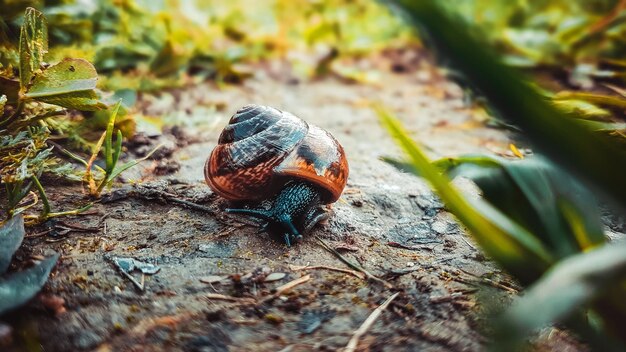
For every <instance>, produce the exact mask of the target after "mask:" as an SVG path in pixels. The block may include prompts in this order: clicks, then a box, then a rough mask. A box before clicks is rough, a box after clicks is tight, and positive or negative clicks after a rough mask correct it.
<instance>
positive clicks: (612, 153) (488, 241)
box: [380, 0, 626, 351]
mask: <svg viewBox="0 0 626 352" xmlns="http://www.w3.org/2000/svg"><path fill="white" fill-rule="evenodd" d="M395 3H396V4H397V5H398V6H400V7H401V8H402V9H403V10H404V11H406V12H405V14H406V18H407V19H408V20H409V21H410V23H412V24H414V25H416V26H418V27H419V28H420V30H421V31H422V34H424V35H426V36H427V37H428V38H429V40H430V43H431V44H432V45H433V47H434V48H436V49H437V51H438V53H439V54H440V55H441V56H442V59H444V60H445V62H446V63H448V64H449V65H450V66H451V67H452V69H454V70H456V72H457V73H459V74H461V75H462V77H463V78H464V79H465V80H466V81H467V82H468V83H469V84H470V85H471V86H472V87H474V88H475V89H477V90H478V91H480V92H481V93H482V94H483V95H484V97H485V98H486V99H487V101H488V103H489V105H490V107H491V108H492V109H493V111H495V112H497V113H498V114H499V115H500V116H501V117H502V118H504V119H506V121H507V122H509V123H514V124H516V125H517V126H519V127H520V128H521V130H522V132H523V133H524V136H525V137H527V138H528V139H529V140H530V141H531V142H532V143H533V146H534V147H536V148H537V150H538V151H539V152H541V153H543V154H544V155H546V156H548V157H550V159H549V160H544V159H542V158H539V157H534V158H532V159H526V160H521V161H507V160H501V159H497V158H493V157H489V156H466V157H458V158H446V159H442V160H439V161H437V162H435V163H432V164H431V163H430V161H429V160H428V158H427V157H426V156H425V155H424V153H423V152H422V151H421V149H420V148H419V147H418V146H417V145H416V144H415V143H414V142H413V141H412V140H411V139H410V138H409V137H408V134H407V132H406V131H405V130H404V129H403V128H402V126H401V124H400V123H399V122H398V121H397V120H396V119H395V118H394V117H393V116H391V115H389V114H388V113H385V112H384V111H382V112H381V113H380V116H381V121H382V122H383V124H384V125H385V126H386V127H387V129H388V130H389V131H390V133H391V135H392V136H393V137H394V138H395V139H396V140H397V141H398V143H399V145H401V146H402V147H403V149H404V151H405V152H406V154H407V156H408V157H409V161H407V162H405V161H393V164H394V165H397V166H400V167H402V169H404V170H408V171H414V172H415V173H416V174H419V175H421V176H423V177H425V178H426V179H427V180H428V181H429V182H430V183H431V184H432V185H433V187H434V188H435V189H436V190H437V191H438V193H439V195H440V196H441V198H442V200H443V201H444V202H445V203H446V205H447V207H448V208H449V209H450V211H452V212H453V213H454V214H455V215H456V216H457V217H458V218H459V219H460V220H461V221H462V222H463V223H464V224H465V225H466V226H467V227H468V229H469V230H470V232H471V233H472V234H473V236H474V237H475V238H476V240H477V242H478V243H479V244H480V245H481V247H482V248H483V249H484V250H485V252H486V253H487V254H488V255H489V256H490V257H492V258H493V259H494V260H495V261H496V262H498V263H499V264H500V265H501V266H502V267H504V268H505V269H506V270H508V271H509V272H510V273H512V274H513V275H514V276H515V277H517V278H518V279H519V280H520V281H521V282H522V283H523V284H525V285H527V286H530V288H529V292H528V294H527V295H526V296H525V297H524V298H522V299H521V300H520V302H518V303H516V304H515V305H514V308H513V309H511V310H510V311H509V312H508V313H507V315H506V316H505V317H504V318H503V320H502V321H500V322H498V323H496V324H495V325H494V329H495V330H496V333H497V337H498V338H497V339H496V340H495V345H494V350H498V351H500V350H506V351H508V350H512V348H514V347H519V345H518V344H519V343H522V342H523V340H524V338H525V335H526V334H527V333H528V332H530V331H532V330H533V329H536V328H540V327H543V326H545V325H546V324H548V323H550V322H554V321H560V322H563V323H565V324H566V325H567V326H568V327H570V328H572V329H574V330H575V331H576V332H577V333H579V334H580V335H581V336H583V337H584V338H585V340H586V342H588V343H590V344H592V346H593V347H594V348H595V349H597V350H611V351H613V350H623V348H624V342H626V341H625V340H624V336H623V334H622V333H621V331H622V330H623V326H624V324H625V323H626V305H625V304H624V300H623V297H624V296H625V295H626V285H625V282H626V254H625V253H624V251H623V247H624V246H623V243H622V244H621V245H619V244H618V245H613V244H608V243H606V239H605V236H604V234H603V229H602V223H601V220H600V217H599V212H598V209H597V208H596V206H595V205H594V202H595V199H594V198H595V197H594V196H593V194H592V193H591V192H589V191H588V190H587V189H586V188H585V187H584V186H582V185H579V184H578V182H577V181H576V180H575V179H574V176H579V177H580V179H581V180H583V181H585V182H586V186H588V187H592V189H594V190H600V191H602V194H603V195H604V196H606V197H610V198H612V199H613V200H614V202H615V204H617V205H618V206H619V207H621V208H620V209H623V207H624V206H626V193H624V192H623V187H622V182H623V179H624V177H626V174H624V172H625V171H624V169H623V168H622V165H623V164H624V162H626V154H625V153H624V151H623V147H622V145H620V144H617V143H614V141H612V140H610V139H608V138H606V136H604V135H601V134H597V133H594V132H593V131H591V130H589V129H588V128H587V124H581V123H580V122H579V121H575V120H572V117H578V116H576V115H577V111H567V112H564V111H563V110H562V109H559V108H557V107H555V105H554V104H550V103H549V102H548V101H547V100H546V99H545V97H544V95H542V94H541V93H540V91H538V89H537V88H536V86H534V85H532V84H530V83H529V80H528V79H527V77H525V76H523V75H522V74H520V73H519V72H517V71H516V70H513V69H511V68H510V67H507V66H506V65H504V64H502V62H501V61H502V60H500V57H499V56H497V55H495V54H494V53H493V52H492V50H491V49H490V47H489V45H487V44H485V42H484V41H483V40H482V37H477V36H476V34H475V33H479V32H480V31H474V35H471V34H469V33H472V30H471V28H468V27H467V26H466V25H463V24H459V22H457V21H456V18H455V17H454V15H451V14H450V12H446V11H445V10H443V9H442V7H441V5H439V4H436V3H435V2H434V1H420V2H412V1H409V0H398V1H395ZM615 89H616V90H619V88H618V87H615ZM567 94H572V93H567ZM573 94H578V97H582V98H584V99H582V100H583V101H587V102H589V101H591V100H592V99H595V100H596V102H601V103H604V104H606V103H609V102H610V103H611V104H613V105H618V104H621V102H620V99H614V101H611V100H610V99H609V98H607V97H601V98H599V97H598V96H597V95H594V94H588V93H573ZM564 170H566V171H564ZM567 171H571V172H572V173H571V174H570V173H568V172H567ZM457 173H461V174H463V175H466V176H469V177H470V178H472V179H473V180H474V181H475V182H476V184H477V185H478V186H479V187H480V189H481V190H482V191H483V196H484V199H481V200H479V201H476V202H471V201H469V200H467V199H466V198H465V197H464V196H463V195H462V194H460V193H459V192H458V191H457V190H456V189H455V188H454V187H453V186H452V185H451V184H450V182H449V179H448V175H450V176H454V175H455V174H457ZM568 289H570V290H571V291H567V290H568ZM619 339H621V340H622V341H618V340H619Z"/></svg>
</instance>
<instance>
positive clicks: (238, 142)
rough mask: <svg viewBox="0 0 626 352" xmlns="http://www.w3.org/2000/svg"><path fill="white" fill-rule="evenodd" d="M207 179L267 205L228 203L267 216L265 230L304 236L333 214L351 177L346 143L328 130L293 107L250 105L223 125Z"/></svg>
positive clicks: (229, 194) (235, 197)
mask: <svg viewBox="0 0 626 352" xmlns="http://www.w3.org/2000/svg"><path fill="white" fill-rule="evenodd" d="M204 175H205V180H206V182H207V184H208V185H209V187H211V189H213V190H214V191H215V193H217V194H218V195H220V196H222V197H224V198H226V199H229V200H231V201H246V202H258V203H266V204H267V203H269V208H267V207H257V208H251V209H248V208H242V209H226V211H227V212H230V213H238V214H245V215H249V216H252V217H256V218H259V219H261V220H262V221H264V222H265V225H264V226H263V227H262V230H263V231H268V232H270V233H273V234H280V235H282V236H283V238H284V240H285V242H286V243H287V245H290V243H291V241H292V240H299V239H300V238H301V237H302V234H304V233H306V232H308V231H309V230H310V229H311V228H313V226H315V224H317V223H318V222H319V221H321V220H323V219H325V218H326V217H327V216H328V215H327V214H326V212H325V211H324V210H323V209H322V208H321V205H324V204H329V203H333V202H335V201H337V199H339V197H340V196H341V192H342V191H343V189H344V187H345V185H346V182H347V179H348V162H347V160H346V156H345V152H344V150H343V147H342V146H341V145H340V144H339V143H338V142H337V140H336V139H335V138H334V137H333V136H332V135H331V134H330V133H328V132H326V131H325V130H323V129H321V128H319V127H317V126H314V125H309V124H307V123H306V122H305V121H303V120H301V119H300V118H298V117H296V116H294V115H293V114H290V113H288V112H284V111H280V110H277V109H274V108H271V107H266V106H259V105H247V106H244V107H243V108H241V109H239V110H238V111H237V112H236V113H235V115H233V117H232V118H231V119H230V121H229V123H228V125H227V126H226V127H225V128H224V130H223V131H222V133H221V135H220V137H219V140H218V145H217V146H216V147H215V149H213V151H212V152H211V155H210V156H209V158H208V159H207V161H206V164H205V169H204Z"/></svg>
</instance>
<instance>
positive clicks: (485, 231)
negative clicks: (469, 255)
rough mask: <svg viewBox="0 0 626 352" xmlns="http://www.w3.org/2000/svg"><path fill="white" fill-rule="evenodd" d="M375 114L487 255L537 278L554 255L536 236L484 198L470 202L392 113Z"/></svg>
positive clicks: (522, 277)
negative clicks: (410, 136) (416, 143)
mask: <svg viewBox="0 0 626 352" xmlns="http://www.w3.org/2000/svg"><path fill="white" fill-rule="evenodd" d="M378 115H379V118H380V120H381V122H382V124H383V125H384V126H385V127H386V128H387V130H388V131H389V133H390V134H391V136H392V137H393V138H394V139H395V140H396V141H397V142H398V144H399V145H400V146H401V147H402V149H404V151H405V152H406V154H407V156H409V158H410V159H409V160H410V162H411V163H412V164H413V167H414V168H415V169H417V170H418V171H419V173H420V174H421V175H422V177H424V178H426V179H427V180H428V181H429V182H430V183H431V184H432V186H433V187H434V188H435V190H436V191H437V193H438V194H439V196H440V197H441V199H442V200H443V201H444V203H445V204H446V206H447V207H448V208H449V210H450V212H452V213H453V214H454V215H455V216H456V217H458V218H459V220H460V221H461V222H462V223H463V224H464V225H465V226H467V228H468V229H469V230H470V232H471V233H472V235H473V236H474V238H475V239H476V240H477V242H478V243H479V244H480V245H481V247H482V248H483V249H484V250H485V251H486V252H487V254H488V255H489V256H491V257H492V258H493V259H495V260H496V261H497V262H498V263H499V264H500V265H502V266H503V267H504V268H506V269H507V270H508V271H509V272H511V273H513V274H514V275H515V276H516V277H517V278H518V279H519V280H520V281H522V282H524V283H530V282H533V281H534V280H536V279H537V278H539V276H541V274H542V273H543V272H544V271H545V270H546V269H547V268H548V267H549V266H550V265H551V264H552V263H553V261H554V259H553V257H552V256H551V255H550V254H549V252H548V251H547V250H546V249H545V247H544V246H543V245H542V243H541V242H539V241H538V240H537V238H536V237H535V236H533V235H532V234H531V233H529V232H528V231H526V230H525V229H524V228H523V227H521V226H519V225H518V224H517V223H515V222H513V221H511V220H510V219H509V218H507V217H506V216H505V215H504V214H503V213H501V212H499V211H498V210H497V209H496V208H494V207H492V206H490V205H489V204H488V203H486V202H483V201H481V200H477V201H476V202H472V204H470V203H469V202H468V200H467V199H465V198H464V197H463V196H462V195H461V194H460V193H459V192H458V191H457V190H456V189H455V188H454V187H453V186H452V185H451V184H450V181H449V179H448V178H447V177H446V176H445V175H443V174H441V172H440V170H439V169H438V168H437V167H435V166H434V165H431V163H430V161H429V160H428V158H427V157H426V156H425V155H424V154H423V153H422V152H421V151H420V149H419V148H418V147H417V145H415V143H414V142H413V141H412V140H411V139H410V138H409V137H408V135H407V133H406V131H405V130H404V129H403V128H402V126H401V125H400V123H399V122H398V121H397V120H396V119H395V118H394V117H392V116H391V115H389V114H388V113H387V112H385V111H383V110H379V111H378Z"/></svg>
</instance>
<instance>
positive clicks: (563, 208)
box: [436, 155, 605, 258]
mask: <svg viewBox="0 0 626 352" xmlns="http://www.w3.org/2000/svg"><path fill="white" fill-rule="evenodd" d="M436 163H437V164H439V165H440V167H442V168H443V169H444V170H445V171H447V172H448V173H449V174H451V175H458V174H461V175H463V176H466V177H469V178H471V179H472V180H474V182H476V184H477V185H478V187H480V189H481V190H482V191H483V196H484V197H485V199H486V200H487V201H489V202H490V203H491V204H492V205H494V206H495V207H496V208H498V209H499V210H500V211H502V212H503V213H504V214H506V215H507V216H508V217H510V218H511V219H512V220H513V221H515V222H516V223H518V224H520V225H521V226H523V227H524V228H525V229H526V230H528V231H529V232H531V233H533V234H534V235H535V236H537V238H539V239H540V240H541V241H542V242H543V243H544V245H545V246H546V247H547V248H549V249H550V250H551V252H552V253H553V255H554V257H556V258H562V257H565V256H568V255H571V254H575V253H578V252H580V251H582V250H587V249H589V248H590V247H593V246H596V245H599V244H602V243H604V241H605V237H604V233H603V230H602V222H601V220H600V212H599V210H598V207H597V205H596V203H595V199H594V196H593V195H592V194H591V193H590V192H589V191H587V190H586V189H585V188H583V187H582V186H581V185H580V184H579V183H578V182H576V180H574V179H573V178H572V177H571V176H570V175H568V174H566V173H564V172H562V171H561V170H560V169H558V168H556V167H555V166H554V165H552V164H551V163H550V162H549V161H547V160H545V159H543V158H540V157H537V156H535V157H530V158H526V159H524V160H506V159H502V158H497V157H492V156H482V157H478V156H473V155H472V156H468V157H458V158H446V159H443V160H442V161H438V162H436Z"/></svg>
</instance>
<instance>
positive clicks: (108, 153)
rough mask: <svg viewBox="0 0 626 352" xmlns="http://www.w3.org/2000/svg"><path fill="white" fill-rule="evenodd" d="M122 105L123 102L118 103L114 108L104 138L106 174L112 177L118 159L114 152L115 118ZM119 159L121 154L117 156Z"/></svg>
mask: <svg viewBox="0 0 626 352" xmlns="http://www.w3.org/2000/svg"><path fill="white" fill-rule="evenodd" d="M121 105H122V101H121V100H120V101H118V102H117V104H115V106H114V107H113V110H112V111H111V115H110V117H109V122H108V123H107V129H106V134H105V137H104V159H105V165H106V168H105V170H106V174H107V175H110V174H111V172H113V170H114V169H115V164H117V159H116V158H114V157H113V156H114V154H117V153H115V151H114V150H113V128H114V127H115V118H116V117H117V112H118V111H119V110H120V106H121ZM117 155H118V157H119V154H117Z"/></svg>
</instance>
